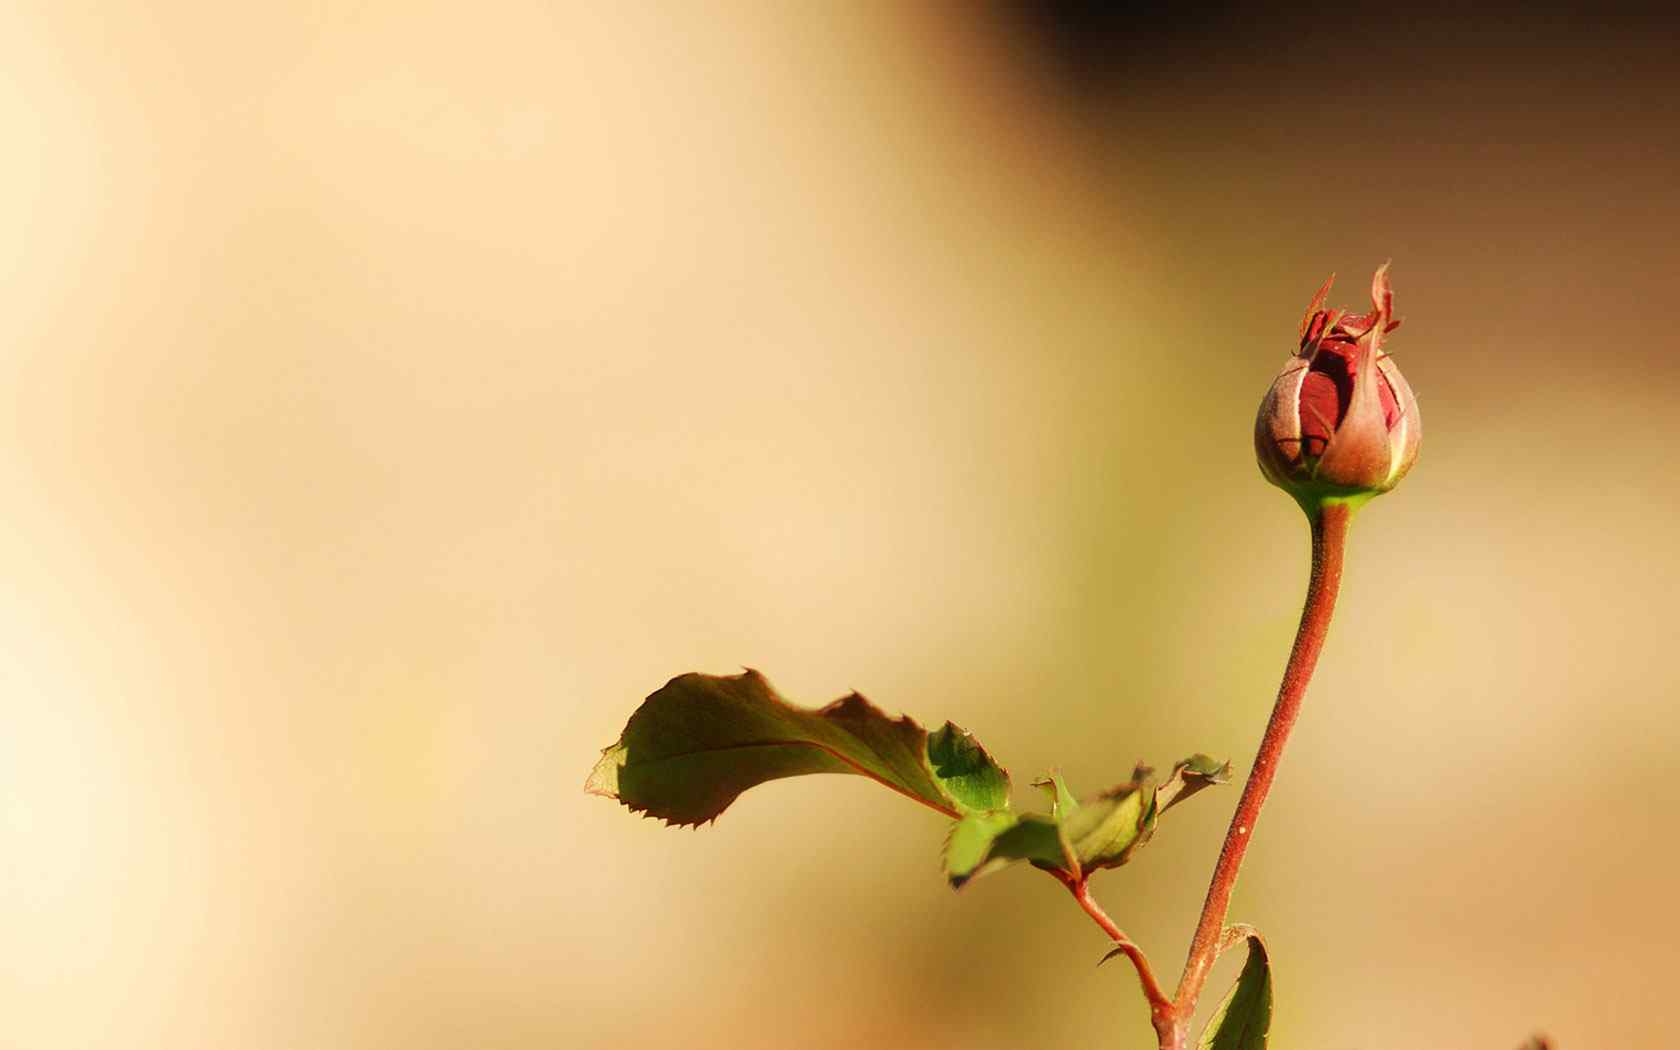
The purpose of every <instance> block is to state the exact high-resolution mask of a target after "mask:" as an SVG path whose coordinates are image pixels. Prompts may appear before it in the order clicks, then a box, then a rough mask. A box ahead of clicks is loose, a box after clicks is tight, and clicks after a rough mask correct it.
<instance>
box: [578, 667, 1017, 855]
mask: <svg viewBox="0 0 1680 1050" xmlns="http://www.w3.org/2000/svg"><path fill="white" fill-rule="evenodd" d="M808 773H850V774H855V775H860V776H866V777H869V778H870V779H872V780H875V781H877V782H879V783H881V784H884V785H886V786H887V787H890V788H892V789H893V790H894V791H897V792H899V793H900V794H902V795H905V796H907V797H909V798H912V799H915V800H916V801H917V802H920V803H922V804H923V805H926V806H929V807H931V808H933V809H936V810H938V811H939V812H941V813H943V814H945V815H946V816H948V817H951V818H953V819H957V820H962V819H964V818H966V817H968V816H970V815H971V814H976V813H988V812H992V811H1007V810H1008V808H1009V774H1008V773H1007V772H1006V771H1005V770H1004V768H1003V767H1002V766H1000V765H998V764H997V763H996V762H994V761H992V758H991V756H990V755H988V754H987V753H986V749H985V748H983V747H981V746H980V743H979V742H978V741H976V740H975V739H974V737H972V736H971V735H969V734H968V733H967V732H965V731H964V730H962V729H959V728H957V727H956V726H954V725H952V724H951V723H949V722H947V723H946V724H945V725H944V726H943V727H942V728H940V729H937V730H935V731H934V732H932V733H929V732H927V731H926V730H924V729H923V728H922V727H921V726H919V725H917V724H916V723H915V722H913V721H911V720H910V719H909V718H902V717H901V718H891V717H888V716H887V715H886V714H885V713H883V712H882V711H881V710H880V709H879V708H877V707H876V706H874V705H873V704H871V703H870V702H869V701H867V700H865V699H864V698H863V697H861V696H859V695H858V694H856V693H853V694H851V695H850V696H847V697H844V698H842V699H840V700H836V701H834V702H833V703H832V704H829V705H828V706H827V707H824V708H821V709H819V710H810V709H807V708H801V707H795V706H793V705H792V704H789V703H788V702H787V701H786V700H783V699H782V698H781V697H780V696H778V695H777V694H776V691H775V690H774V689H772V688H771V687H770V683H769V682H767V681H765V679H764V676H763V675H761V674H759V673H758V672H757V671H751V670H749V671H747V672H745V673H744V674H739V675H733V676H729V677H719V676H715V675H704V674H685V675H680V676H678V677H676V678H673V679H671V681H670V682H668V683H666V685H665V687H664V688H663V689H660V690H659V691H658V692H656V693H654V694H653V695H651V696H649V697H648V698H647V700H646V701H645V702H644V703H643V704H642V706H641V707H639V708H637V709H636V713H635V714H633V715H631V716H630V721H629V723H628V724H627V725H626V726H625V727H624V732H623V734H622V735H621V736H620V737H619V739H618V743H616V744H614V745H613V746H612V747H609V748H607V749H606V750H604V751H603V752H601V759H600V761H599V762H597V763H596V764H595V768H594V770H592V771H591V772H590V774H589V779H588V780H587V781H586V782H585V784H584V790H586V791H588V792H590V793H592V794H596V795H605V796H607V797H608V798H615V799H618V800H619V801H620V802H622V803H624V804H625V805H626V806H628V807H629V808H630V809H632V810H634V811H636V812H639V813H645V814H647V815H649V816H654V817H659V818H661V819H663V820H665V821H667V822H669V823H671V824H677V825H694V824H702V823H704V822H706V821H708V820H715V819H717V816H718V814H720V813H722V812H723V811H724V810H725V809H727V808H728V807H729V804H730V803H732V802H734V801H735V799H736V798H737V797H738V796H739V795H740V794H741V792H743V791H745V790H747V789H748V788H751V787H754V786H756V785H758V784H762V783H764V782H765V781H769V780H778V779H780V778H782V777H794V776H802V775H805V774H808ZM987 841H988V842H989V841H990V840H989V839H988V840H987Z"/></svg>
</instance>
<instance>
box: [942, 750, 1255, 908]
mask: <svg viewBox="0 0 1680 1050" xmlns="http://www.w3.org/2000/svg"><path fill="white" fill-rule="evenodd" d="M1230 777H1231V768H1230V763H1228V762H1225V763H1217V762H1214V761H1213V760H1212V759H1210V758H1208V757H1207V756H1206V755H1199V754H1198V755H1192V756H1191V757H1189V758H1187V759H1185V760H1184V761H1182V762H1179V763H1178V764H1177V765H1175V766H1173V769H1172V773H1171V774H1170V775H1169V776H1168V777H1167V779H1166V780H1165V781H1163V782H1162V783H1160V784H1156V783H1155V779H1154V774H1153V771H1152V770H1151V769H1149V768H1148V767H1147V766H1139V767H1138V768H1137V769H1136V770H1135V771H1133V773H1132V779H1131V780H1130V781H1128V782H1127V783H1125V784H1121V785H1120V786H1118V787H1115V788H1111V789H1109V790H1108V791H1105V792H1103V793H1102V794H1100V795H1097V796H1096V797H1095V798H1091V799H1087V800H1086V801H1084V802H1079V801H1077V800H1076V799H1075V798H1074V795H1073V793H1072V792H1071V791H1069V790H1068V787H1067V784H1066V783H1064V782H1063V780H1062V778H1061V776H1060V775H1059V774H1051V776H1050V778H1049V779H1047V780H1043V781H1040V782H1038V784H1037V785H1035V786H1037V787H1041V788H1043V789H1044V790H1045V791H1046V792H1047V793H1048V794H1049V796H1050V799H1051V807H1052V808H1051V814H1050V815H1049V816H1043V815H1041V814H1036V813H1029V814H1021V815H1018V816H1017V815H1015V814H1011V813H1007V812H1003V813H995V812H994V813H974V814H969V815H967V816H964V817H963V818H961V819H959V820H958V822H957V823H956V825H955V826H954V827H953V828H952V830H951V837H950V838H949V839H948V840H947V842H946V849H945V874H946V877H947V878H948V879H950V881H951V885H952V886H954V887H957V888H961V887H962V886H964V885H965V884H967V883H968V882H969V881H971V880H972V879H975V878H977V877H979V876H981V875H985V874H987V873H988V872H991V871H996V870H997V869H999V868H1002V867H1005V866H1007V865H1008V864H1010V863H1011V862H1013V861H1017V860H1025V861H1028V862H1030V863H1031V864H1032V865H1033V866H1034V867H1037V868H1042V869H1044V870H1046V871H1050V872H1052V873H1055V874H1057V875H1059V876H1060V877H1062V878H1064V879H1075V880H1077V879H1082V878H1084V877H1086V876H1087V875H1089V874H1090V873H1091V872H1093V871H1097V870H1100V869H1102V868H1117V867H1119V866H1120V865H1122V864H1124V863H1126V862H1127V861H1129V860H1130V859H1131V858H1132V854H1133V853H1134V852H1135V851H1136V850H1137V849H1138V848H1139V847H1140V846H1142V845H1143V844H1144V843H1146V842H1148V841H1149V839H1150V837H1151V836H1153V835H1154V833H1155V827H1156V823H1157V821H1158V820H1159V819H1160V815H1161V814H1162V813H1165V812H1166V811H1167V810H1168V809H1170V808H1171V807H1172V806H1174V805H1175V804H1177V803H1179V802H1182V801H1183V800H1184V799H1186V798H1189V797H1190V796H1191V795H1193V794H1195V793H1196V792H1198V791H1200V790H1202V789H1203V788H1205V787H1208V786H1210V785H1213V784H1223V783H1225V782H1226V781H1228V780H1229V779H1230Z"/></svg>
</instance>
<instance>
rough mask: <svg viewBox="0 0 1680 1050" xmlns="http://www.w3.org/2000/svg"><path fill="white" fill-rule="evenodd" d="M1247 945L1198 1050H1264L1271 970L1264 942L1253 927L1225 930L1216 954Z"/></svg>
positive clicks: (1268, 1027) (1269, 1018)
mask: <svg viewBox="0 0 1680 1050" xmlns="http://www.w3.org/2000/svg"><path fill="white" fill-rule="evenodd" d="M1239 941H1247V942H1248V959H1247V961H1246V962H1244V963H1243V968H1242V973H1241V974H1239V975H1238V976H1237V983H1236V984H1234V985H1232V986H1231V990H1230V991H1229V992H1227V993H1226V994H1225V998H1224V1000H1223V1001H1222V1002H1221V1003H1220V1004H1219V1008H1218V1009H1217V1010H1215V1011H1214V1012H1213V1017H1212V1018H1210V1019H1209V1020H1208V1023H1207V1027H1206V1028H1204V1029H1202V1038H1201V1040H1200V1041H1199V1042H1198V1043H1197V1044H1196V1046H1197V1048H1198V1050H1266V1034H1267V1032H1269V1031H1270V1030H1271V1027H1272V967H1271V961H1270V960H1269V959H1268V958H1267V956H1266V942H1265V941H1262V940H1261V939H1260V934H1259V933H1258V932H1256V931H1255V929H1254V928H1253V927H1252V926H1232V927H1229V928H1228V929H1226V931H1225V936H1224V939H1223V940H1222V941H1221V942H1220V945H1219V951H1220V953H1221V954H1223V953H1224V952H1225V951H1226V950H1227V949H1229V948H1234V947H1236V945H1237V943H1238V942H1239Z"/></svg>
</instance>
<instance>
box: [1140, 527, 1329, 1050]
mask: <svg viewBox="0 0 1680 1050" xmlns="http://www.w3.org/2000/svg"><path fill="white" fill-rule="evenodd" d="M1352 513H1353V511H1352V508H1350V507H1349V506H1348V505H1347V504H1345V503H1336V504H1331V505H1329V506H1327V507H1324V508H1323V509H1321V510H1319V511H1318V512H1317V513H1316V514H1312V513H1311V512H1309V516H1310V517H1311V521H1312V575H1311V577H1310V578H1309V580H1308V582H1307V600H1306V604H1305V607H1304V608H1302V610H1301V626H1300V628H1299V629H1298V630H1297V631H1296V634H1295V648H1294V649H1293V650H1292V651H1291V652H1290V654H1289V665H1288V666H1287V667H1286V668H1285V669H1284V672H1283V684H1282V685H1281V686H1279V687H1278V698H1277V704H1276V705H1275V706H1274V707H1273V708H1272V718H1271V721H1270V722H1268V723H1267V724H1266V735H1265V736H1264V737H1262V738H1261V740H1260V753H1259V754H1258V755H1257V756H1256V757H1255V759H1254V768H1253V769H1252V770H1251V771H1250V772H1249V774H1248V783H1247V784H1246V785H1245V786H1244V787H1243V793H1242V800H1241V801H1239V802H1238V803H1237V811H1236V813H1235V814H1234V815H1233V816H1232V817H1231V827H1230V830H1228V831H1227V832H1226V833H1225V846H1224V848H1223V849H1221V850H1220V851H1219V863H1218V865H1216V866H1215V867H1214V869H1213V881H1212V883H1211V884H1210V885H1209V886H1208V894H1207V902H1206V903H1205V904H1203V905H1202V918H1201V921H1200V922H1199V923H1198V924H1197V926H1196V936H1195V937H1194V938H1193V939H1192V940H1191V942H1190V956H1189V958H1188V959H1187V960H1186V961H1185V963H1184V976H1183V977H1182V978H1180V980H1179V982H1178V995H1177V996H1176V997H1175V998H1174V1000H1173V1009H1172V1014H1173V1022H1174V1023H1173V1025H1172V1031H1171V1032H1162V1030H1161V1026H1159V1025H1157V1026H1156V1031H1157V1032H1161V1036H1162V1038H1161V1047H1162V1050H1176V1048H1179V1047H1182V1046H1184V1045H1185V1041H1186V1039H1187V1038H1188V1033H1189V1026H1190V1018H1191V1016H1192V1015H1193V1014H1194V1013H1195V1012H1196V1000H1197V998H1199V997H1200V996H1201V994H1202V987H1203V986H1204V985H1205V984H1206V983H1207V979H1208V971H1210V970H1211V969H1213V963H1214V960H1215V958H1217V956H1218V954H1219V941H1220V935H1221V933H1222V932H1223V930H1224V927H1225V912H1226V909H1227V908H1229V907H1230V904H1231V890H1232V889H1233V888H1234V887H1235V886H1236V884H1237V869H1239V868H1240V867H1242V862H1243V855H1244V854H1245V853H1247V852H1248V843H1249V840H1250V839H1252V838H1253V837H1254V826H1255V824H1256V823H1257V822H1258V821H1259V819H1260V807H1261V806H1263V805H1265V802H1266V795H1267V793H1268V792H1269V791H1271V788H1272V780H1273V778H1274V777H1276V776H1277V766H1278V760H1279V759H1281V758H1282V757H1283V747H1284V744H1286V743H1287V742H1288V741H1289V731H1290V729H1292V728H1293V727H1294V725H1295V719H1296V717H1297V716H1298V715H1299V714H1300V713H1301V697H1302V696H1303V695H1304V694H1305V693H1306V691H1307V682H1308V681H1310V680H1311V679H1312V673H1313V668H1314V667H1315V666H1316V665H1317V664H1318V654H1319V651H1320V650H1321V649H1323V648H1324V636H1325V634H1326V633H1328V632H1329V630H1330V616H1331V614H1332V613H1333V612H1335V609H1336V591H1337V589H1338V588H1339V587H1340V586H1341V582H1342V553H1343V548H1344V546H1345V545H1346V541H1347V532H1348V519H1349V518H1350V517H1351V516H1352Z"/></svg>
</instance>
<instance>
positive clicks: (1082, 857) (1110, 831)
mask: <svg viewBox="0 0 1680 1050" xmlns="http://www.w3.org/2000/svg"><path fill="white" fill-rule="evenodd" d="M1152 786H1153V785H1151V784H1150V782H1149V780H1148V779H1147V778H1145V779H1144V780H1142V781H1141V782H1133V783H1130V784H1124V785H1122V786H1120V787H1117V788H1112V789H1110V790H1109V791H1105V792H1103V793H1102V794H1101V795H1098V796H1097V797H1096V798H1094V799H1091V800H1089V801H1087V802H1082V803H1080V805H1079V808H1078V809H1077V810H1075V811H1074V812H1073V813H1071V814H1069V815H1068V817H1067V818H1066V819H1064V820H1063V821H1062V829H1063V833H1064V834H1065V835H1066V836H1067V840H1068V843H1069V844H1070V845H1071V846H1072V848H1073V853H1074V856H1075V857H1077V858H1078V860H1079V866H1080V868H1081V869H1083V870H1084V871H1087V872H1089V871H1094V870H1096V869H1098V868H1116V867H1119V866H1120V865H1122V864H1124V863H1126V861H1128V860H1130V859H1131V852H1132V849H1133V847H1134V846H1137V845H1139V844H1140V841H1139V840H1140V839H1141V838H1142V837H1143V835H1144V833H1145V832H1146V831H1147V830H1152V829H1153V825H1152V824H1151V825H1149V826H1147V827H1146V818H1149V817H1152V816H1153V808H1152V807H1146V805H1145V803H1146V801H1149V800H1152V799H1153V798H1154V794H1153V792H1152V791H1151V790H1150V788H1151V787H1152Z"/></svg>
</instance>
